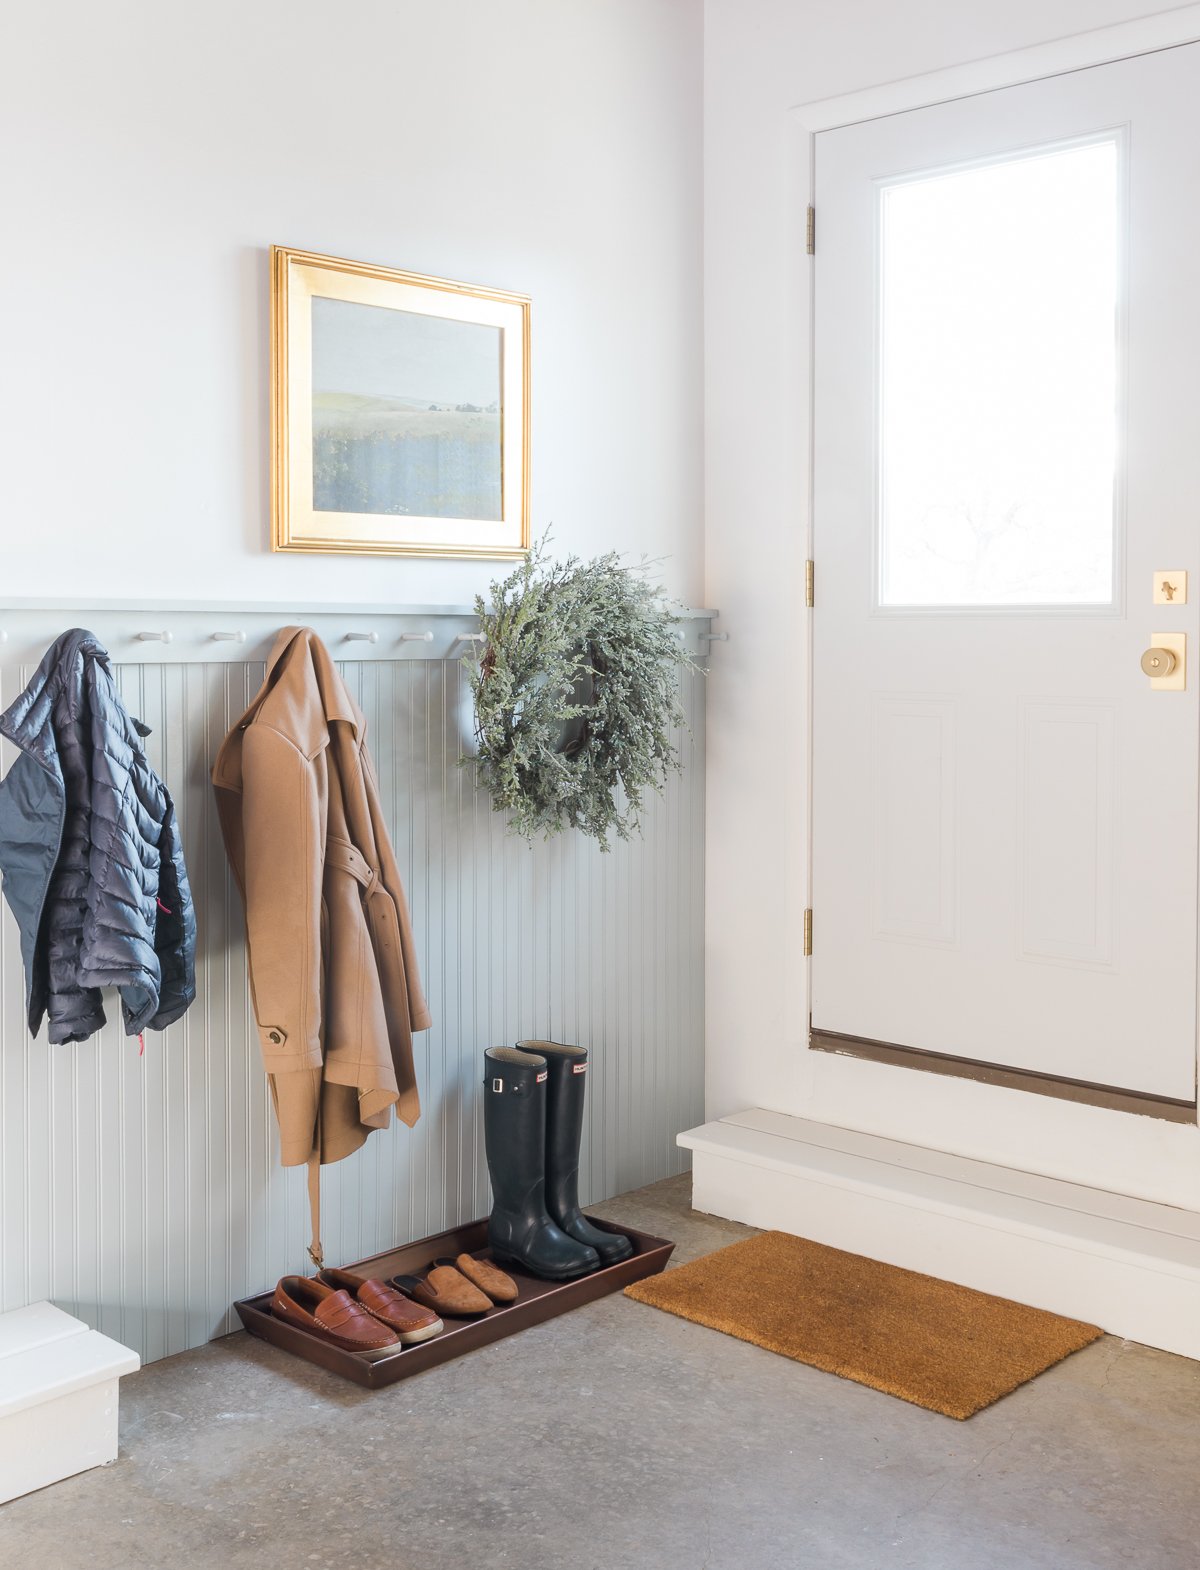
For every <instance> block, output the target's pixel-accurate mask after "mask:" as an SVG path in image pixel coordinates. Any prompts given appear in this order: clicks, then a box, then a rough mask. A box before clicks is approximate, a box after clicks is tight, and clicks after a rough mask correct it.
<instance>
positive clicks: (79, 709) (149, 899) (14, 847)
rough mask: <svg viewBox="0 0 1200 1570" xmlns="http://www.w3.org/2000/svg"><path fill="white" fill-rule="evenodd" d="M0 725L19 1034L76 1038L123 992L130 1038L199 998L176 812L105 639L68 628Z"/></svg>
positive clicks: (0, 858) (3, 867)
mask: <svg viewBox="0 0 1200 1570" xmlns="http://www.w3.org/2000/svg"><path fill="white" fill-rule="evenodd" d="M0 733H2V734H3V735H5V736H7V737H8V739H9V741H11V742H13V743H14V744H15V745H16V746H17V747H19V748H20V749H21V755H20V757H19V758H18V759H17V761H16V762H15V763H14V764H13V766H12V768H11V769H10V770H9V772H8V774H7V776H6V777H5V778H4V780H3V781H0V872H2V873H3V878H4V897H5V899H6V900H7V901H8V903H9V906H10V907H11V909H12V912H13V915H14V916H15V917H16V920H17V926H18V928H19V929H20V934H21V957H22V959H23V960H24V963H25V997H26V1005H27V1011H28V1019H29V1029H30V1031H31V1032H32V1033H33V1034H34V1035H35V1036H36V1035H37V1033H38V1030H39V1028H40V1027H41V1023H42V1019H43V1018H44V1017H45V1016H47V1015H48V1016H49V1021H50V1040H51V1041H55V1042H60V1041H84V1040H86V1039H87V1037H88V1036H90V1035H91V1034H92V1033H93V1032H94V1031H96V1030H98V1029H99V1027H100V1026H101V1025H103V1024H104V1007H103V1004H102V1002H101V997H100V988H101V987H106V986H112V987H116V988H117V990H118V991H119V992H120V994H121V1006H122V1014H123V1018H124V1022H125V1032H126V1034H127V1035H130V1036H135V1035H138V1034H139V1033H140V1032H141V1031H143V1030H146V1029H152V1030H164V1029H165V1028H166V1027H167V1026H168V1025H169V1024H171V1023H172V1021H173V1020H177V1019H178V1018H179V1017H180V1015H181V1014H183V1013H184V1011H185V1010H186V1009H187V1007H188V1005H189V1004H190V1003H191V1002H192V1000H193V998H194V997H195V996H196V976H195V965H196V918H195V913H194V911H193V909H192V896H191V890H190V889H189V887H188V878H187V869H186V868H185V866H184V863H183V848H182V845H181V844H180V839H179V826H178V823H177V821H176V817H175V806H174V803H173V802H172V800H171V797H170V794H169V793H168V791H167V788H166V786H165V785H164V784H163V783H162V781H161V780H160V779H159V778H158V776H157V775H156V774H155V772H154V770H153V769H152V768H151V767H150V765H149V763H148V762H147V760H146V754H145V752H144V751H143V750H142V746H141V738H142V737H143V736H147V735H149V731H148V730H147V728H146V726H144V725H142V724H141V723H140V722H139V721H138V720H135V719H133V718H132V716H131V715H130V714H129V713H128V711H127V710H126V708H125V705H124V704H123V703H122V701H121V697H120V694H119V693H118V691H117V687H116V683H115V682H114V680H113V673H112V667H111V665H110V664H109V659H108V654H107V652H106V651H105V649H104V647H103V645H102V644H101V643H100V642H99V640H98V639H97V638H96V637H95V635H94V634H92V633H90V632H84V631H83V630H82V629H81V628H78V627H77V628H75V629H74V630H73V631H71V632H67V633H64V634H63V636H62V637H61V638H59V639H58V640H57V642H55V643H54V644H53V645H52V646H51V647H50V648H49V649H48V650H47V651H46V655H45V657H44V658H43V660H42V663H41V664H40V665H39V666H38V668H37V672H36V674H35V675H34V677H33V680H32V681H31V682H30V683H29V685H28V687H26V689H25V691H24V692H23V693H22V694H21V696H20V697H19V698H18V699H17V700H16V702H15V703H14V704H12V706H11V707H10V708H9V709H8V710H7V712H6V713H4V714H3V715H0Z"/></svg>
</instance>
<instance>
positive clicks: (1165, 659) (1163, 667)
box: [1142, 649, 1179, 676]
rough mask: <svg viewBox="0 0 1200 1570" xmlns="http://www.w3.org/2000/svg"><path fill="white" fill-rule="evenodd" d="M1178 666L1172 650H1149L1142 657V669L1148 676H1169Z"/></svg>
mask: <svg viewBox="0 0 1200 1570" xmlns="http://www.w3.org/2000/svg"><path fill="white" fill-rule="evenodd" d="M1178 664H1179V660H1178V659H1177V657H1176V655H1175V653H1174V651H1173V650H1171V649H1147V650H1146V652H1145V654H1143V655H1142V669H1143V670H1144V671H1145V673H1146V675H1147V676H1169V675H1170V674H1171V672H1172V671H1173V670H1174V669H1175V667H1176V665H1178Z"/></svg>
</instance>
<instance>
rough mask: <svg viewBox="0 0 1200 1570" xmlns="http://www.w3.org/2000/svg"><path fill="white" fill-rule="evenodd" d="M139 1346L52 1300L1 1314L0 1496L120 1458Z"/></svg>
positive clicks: (8, 1496)
mask: <svg viewBox="0 0 1200 1570" xmlns="http://www.w3.org/2000/svg"><path fill="white" fill-rule="evenodd" d="M140 1366H141V1360H140V1359H139V1358H138V1355H137V1353H136V1352H131V1351H130V1350H129V1348H128V1347H123V1346H121V1345H120V1343H119V1342H116V1341H111V1340H109V1338H108V1337H107V1336H102V1335H100V1333H99V1332H98V1331H95V1330H90V1329H89V1328H88V1326H87V1325H85V1324H84V1323H83V1321H82V1320H79V1319H75V1318H73V1317H72V1316H71V1315H70V1314H64V1313H63V1311H62V1310H61V1309H58V1308H55V1307H54V1305H53V1304H52V1303H31V1304H30V1305H29V1307H28V1308H17V1309H13V1310H12V1312H11V1313H7V1314H0V1504H2V1503H4V1502H5V1501H6V1500H9V1499H16V1498H17V1497H18V1495H20V1494H28V1493H31V1492H32V1491H33V1490H34V1489H35V1488H45V1487H46V1486H47V1485H48V1484H50V1483H57V1482H59V1481H60V1480H61V1479H62V1478H64V1477H72V1476H73V1475H74V1474H75V1473H76V1472H85V1471H87V1470H88V1469H89V1468H90V1467H94V1466H105V1465H107V1463H108V1462H110V1461H115V1460H116V1458H117V1401H118V1392H119V1380H120V1378H121V1376H122V1375H123V1374H132V1373H133V1372H134V1371H135V1370H136V1369H138V1368H139V1367H140Z"/></svg>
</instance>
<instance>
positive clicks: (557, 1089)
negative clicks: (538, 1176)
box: [517, 1041, 633, 1265]
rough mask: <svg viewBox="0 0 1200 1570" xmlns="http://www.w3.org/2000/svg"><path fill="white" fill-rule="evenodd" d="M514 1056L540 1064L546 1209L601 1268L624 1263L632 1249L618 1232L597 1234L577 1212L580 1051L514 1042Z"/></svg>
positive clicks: (584, 1060)
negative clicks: (543, 1070) (543, 1072)
mask: <svg viewBox="0 0 1200 1570" xmlns="http://www.w3.org/2000/svg"><path fill="white" fill-rule="evenodd" d="M517 1051H518V1052H523V1053H528V1054H529V1055H530V1056H531V1057H541V1058H544V1059H545V1060H546V1067H547V1068H548V1069H549V1070H550V1078H549V1080H548V1082H547V1085H546V1091H547V1095H546V1209H547V1210H548V1211H549V1212H550V1214H551V1216H552V1217H553V1219H554V1220H555V1221H556V1222H557V1223H558V1225H559V1226H560V1227H561V1228H562V1230H563V1231H564V1232H565V1233H566V1234H567V1236H568V1237H573V1238H574V1239H575V1241H576V1242H577V1243H586V1244H587V1245H588V1247H589V1248H594V1249H595V1250H596V1252H597V1254H599V1256H600V1263H601V1264H602V1265H615V1264H618V1263H619V1262H620V1261H621V1260H622V1259H628V1258H629V1256H630V1255H631V1254H632V1253H633V1244H632V1243H631V1242H630V1241H629V1239H628V1238H627V1237H626V1236H625V1235H624V1233H622V1232H602V1231H601V1230H600V1228H599V1227H594V1226H593V1225H592V1223H591V1222H590V1221H589V1220H588V1219H587V1217H586V1216H585V1215H584V1214H583V1212H582V1211H581V1210H580V1208H579V1143H580V1140H581V1139H582V1138H583V1097H584V1091H585V1088H586V1086H587V1066H588V1055H587V1048H586V1047H569V1046H566V1045H564V1044H563V1043H562V1042H560V1041H518V1042H517Z"/></svg>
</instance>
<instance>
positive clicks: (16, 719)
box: [0, 627, 141, 775]
mask: <svg viewBox="0 0 1200 1570" xmlns="http://www.w3.org/2000/svg"><path fill="white" fill-rule="evenodd" d="M89 660H99V661H100V662H101V664H102V665H103V666H104V668H105V670H109V669H110V666H109V660H108V650H107V649H106V648H105V647H104V645H103V644H102V643H101V642H100V640H99V638H97V636H96V634H95V633H94V632H88V630H87V629H86V628H85V627H72V628H71V630H70V631H69V632H64V633H63V634H62V635H61V637H58V638H56V639H55V640H54V642H53V643H52V644H51V645H50V647H49V648H48V649H47V650H46V652H45V654H43V656H42V659H41V663H40V664H39V665H38V668H37V670H36V671H35V672H34V673H33V676H32V678H31V679H30V681H29V684H28V686H27V687H26V688H25V690H24V692H22V693H21V695H20V697H18V698H17V699H16V700H15V701H14V702H13V703H11V704H10V705H9V707H8V708H7V709H6V710H5V711H4V713H3V714H0V735H4V736H7V738H8V739H9V741H11V742H12V743H13V744H14V746H17V747H20V748H21V750H22V751H23V752H27V753H29V754H30V756H31V757H34V758H36V759H37V761H38V762H39V763H40V764H41V765H42V767H43V768H44V769H47V770H48V771H49V772H50V773H51V774H56V775H57V774H58V773H59V762H58V749H57V747H56V745H55V741H54V731H53V726H52V723H51V722H52V718H53V714H54V705H55V703H56V701H57V699H58V696H59V694H60V693H66V695H67V703H68V706H69V708H70V712H71V714H72V715H74V714H76V713H77V712H78V710H79V706H80V703H81V702H82V699H83V673H84V668H85V666H86V664H87V662H88V661H89ZM135 723H136V722H135ZM140 728H141V727H139V729H140Z"/></svg>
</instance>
